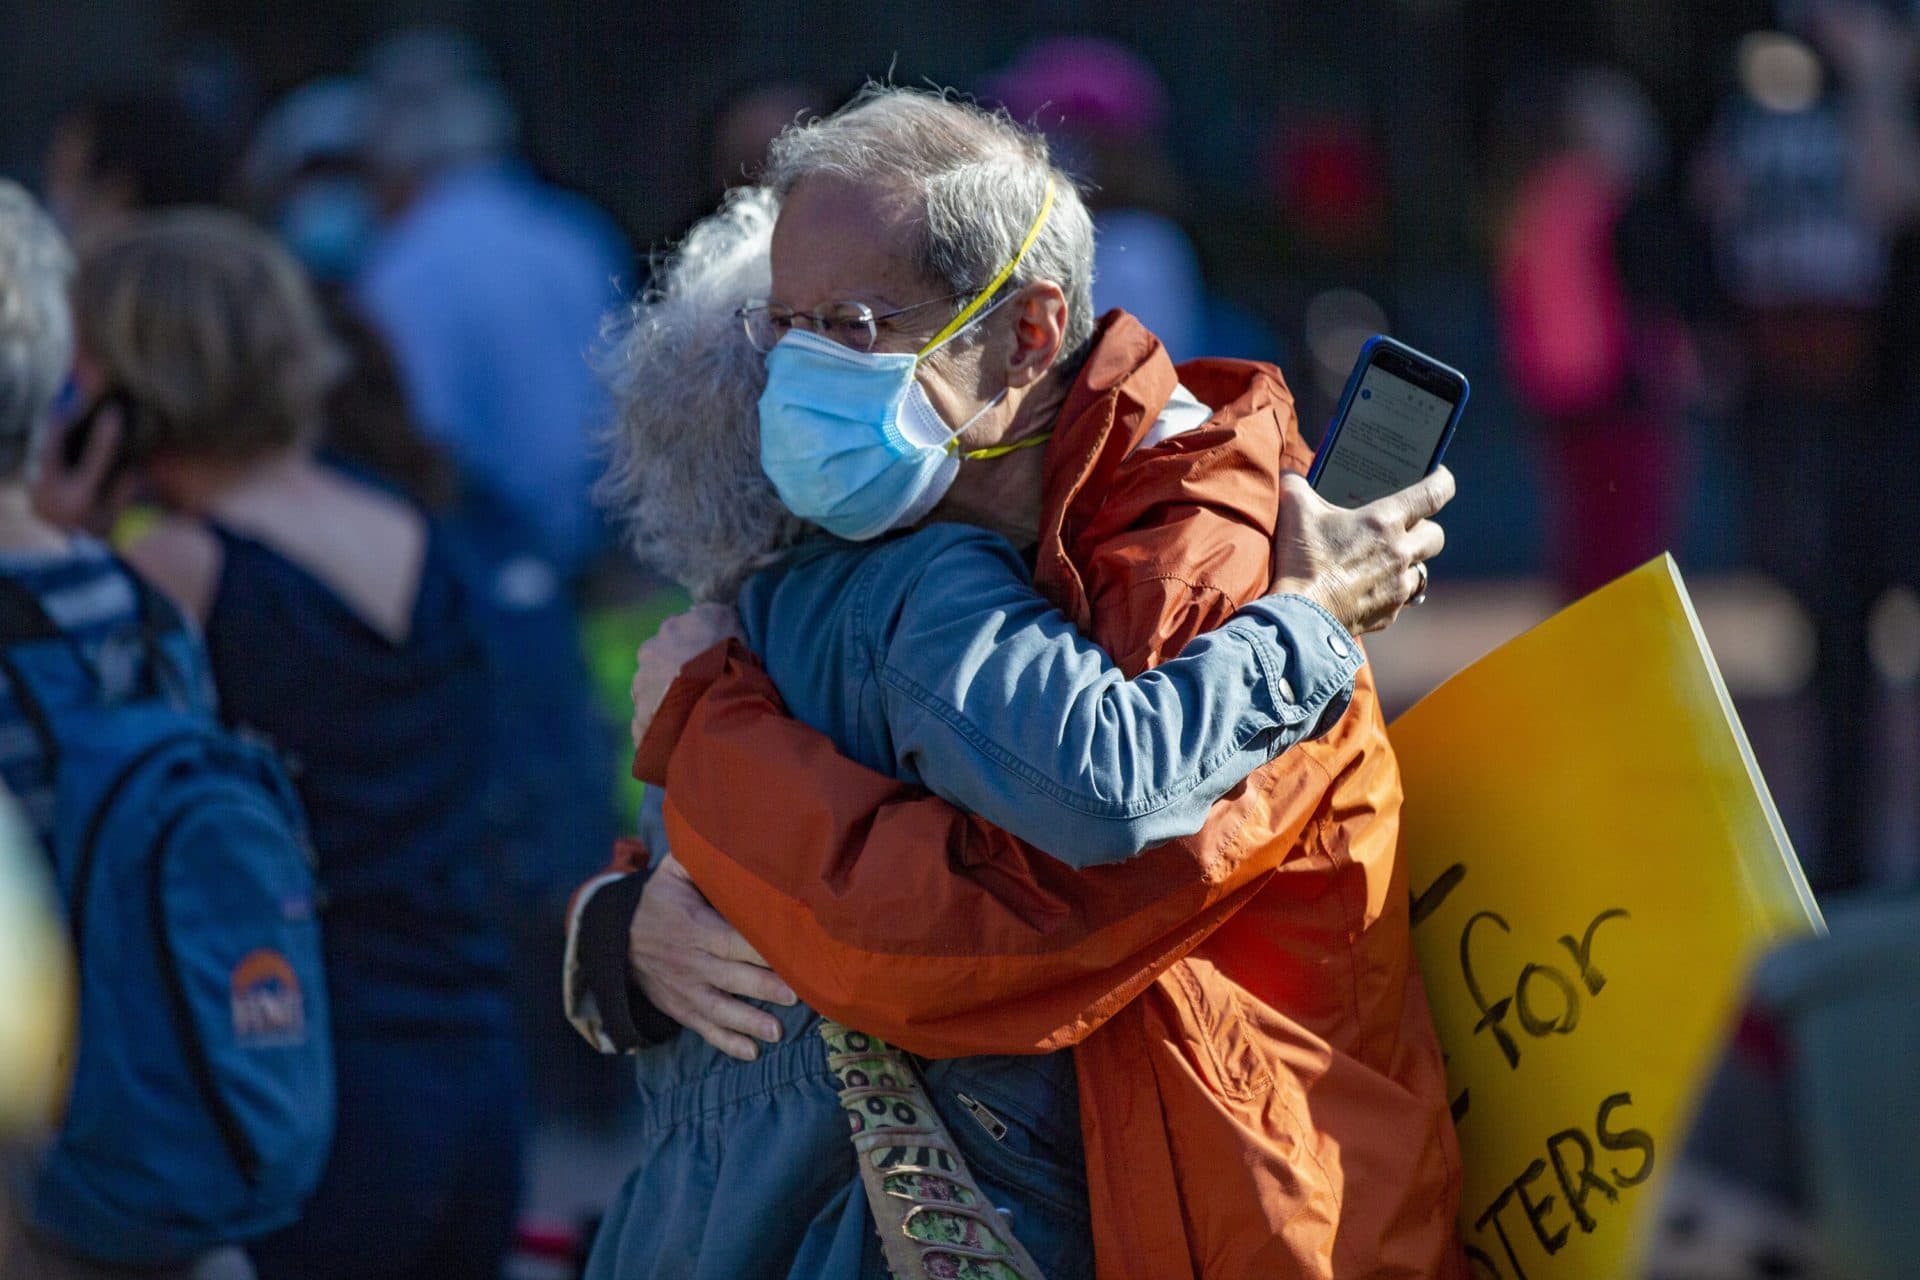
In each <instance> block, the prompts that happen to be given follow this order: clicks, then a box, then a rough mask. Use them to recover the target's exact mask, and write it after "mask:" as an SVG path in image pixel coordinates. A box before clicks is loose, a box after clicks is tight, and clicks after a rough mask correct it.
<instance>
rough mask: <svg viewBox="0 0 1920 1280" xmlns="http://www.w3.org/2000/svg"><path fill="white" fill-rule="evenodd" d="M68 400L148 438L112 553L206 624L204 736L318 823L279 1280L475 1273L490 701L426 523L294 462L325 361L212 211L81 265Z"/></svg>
mask: <svg viewBox="0 0 1920 1280" xmlns="http://www.w3.org/2000/svg"><path fill="white" fill-rule="evenodd" d="M74 298H75V311H76V317H77V320H78V324H79V333H80V344H79V345H80V356H79V360H78V363H77V366H76V367H77V369H78V378H79V381H80V383H81V386H82V390H83V392H85V393H87V394H88V395H93V394H97V393H98V392H99V391H101V390H102V389H103V388H107V387H112V388H115V389H117V390H118V391H120V392H121V393H122V394H123V395H125V396H126V397H127V399H128V401H129V402H130V403H131V404H133V405H134V406H136V407H137V412H138V414H139V415H140V416H143V417H144V418H146V419H147V420H148V421H149V422H150V424H151V427H150V432H149V435H148V438H147V439H145V440H144V441H143V442H141V443H142V450H141V452H140V453H139V454H138V455H137V457H135V458H134V459H132V462H133V465H134V468H135V470H136V473H137V475H138V476H139V479H140V481H141V482H142V483H143V484H144V485H145V486H146V487H147V489H148V490H149V491H150V493H151V495H152V497H153V498H154V499H155V500H156V501H158V502H159V503H160V504H161V505H162V506H163V507H165V508H166V509H167V510H168V511H170V512H171V513H172V514H171V516H170V517H169V518H167V519H165V520H164V521H162V522H161V523H160V524H159V525H158V526H157V527H155V528H154V529H153V531H152V532H151V533H149V534H148V535H147V536H146V537H145V538H144V539H142V540H140V541H138V542H136V543H135V544H134V545H133V546H132V547H130V548H129V550H128V556H129V559H131V560H132V561H133V562H134V564H135V565H136V567H138V568H139V569H140V570H141V571H142V573H143V574H145V575H146V576H147V577H149V578H150V579H151V580H152V581H154V582H155V583H157V584H158V585H159V586H161V587H162V588H163V589H164V590H166V591H167V592H168V593H169V594H170V595H172V596H173V597H174V598H175V599H176V600H178V601H179V602H180V603H181V604H182V606H183V607H185V608H186V609H187V610H188V611H189V612H190V613H191V614H193V615H194V616H195V617H197V618H199V619H200V620H201V621H202V623H203V625H204V628H205V634H206V640H207V647H208V650H209V653H210V655H211V657H212V665H213V674H214V679H215V682H216V684H217V686H218V689H219V694H220V702H221V709H222V713H223V715H224V716H225V717H226V718H227V719H228V720H229V721H230V722H231V723H233V724H235V725H239V726H244V727H246V728H249V729H252V730H254V731H257V732H260V733H262V734H264V735H266V736H267V737H269V738H270V739H271V740H272V741H274V742H275V743H276V744H277V745H278V746H279V747H280V749H281V750H282V751H283V752H284V753H285V754H286V756H287V757H288V759H289V760H290V762H291V763H292V766H293V774H294V778H295V782H296V785H297V787H298V789H299V791H300V795H301V799H302V800H303V801H304V803H305V806H306V809H307V813H308V815H309V818H310V820H311V823H312V829H313V839H314V844H315V848H316V852H317V854H318V862H319V876H320V881H321V884H322V886H323V888H324V890H325V893H326V901H327V905H326V909H325V914H324V917H323V922H324V925H325V943H326V955H327V979H328V984H329V987H330V999H331V1005H332V1013H333V1024H334V1030H335V1040H336V1054H337V1065H338V1079H339V1116H338V1128H337V1133H336V1138H335V1143H334V1148H333V1154H332V1158H331V1161H330V1163H329V1165H328V1168H327V1172H326V1175H325V1177H324V1179H323V1181H322V1183H321V1186H320V1189H319V1190H318V1192H317V1193H316V1194H315V1197H314V1199H313V1200H312V1201H311V1202H310V1203H309V1205H308V1211H307V1214H306V1216H305V1218H304V1219H302V1220H301V1221H300V1222H299V1223H296V1224H295V1225H294V1226H292V1227H290V1228H287V1229H286V1230H285V1231H283V1232H279V1233H276V1234H275V1235H273V1236H269V1237H268V1238H267V1239H265V1240H264V1241H262V1242H260V1243H259V1244H258V1245H257V1246H256V1247H255V1262H256V1265H257V1266H258V1268H259V1270H260V1273H261V1274H262V1275H263V1276H266V1277H275V1276H302V1277H324V1276H335V1275H338V1276H356V1277H357V1276H366V1275H375V1274H378V1275H391V1276H403V1275H409V1276H410V1275H418V1276H423V1277H424V1276H436V1277H438V1276H489V1275H493V1274H496V1273H497V1272H498V1270H499V1266H500V1260H501V1258H502V1256H503V1255H504V1252H505V1250H506V1247H507V1244H508V1242H509V1240H510V1239H511V1234H512V1229H513V1223H514V1216H515V1207H516V1205H517V1203H518V1197H519V1172H520V1144H521V1110H522V1083H521V1075H522V1068H521V1063H520V1061H519V1055H518V1050H517V1046H516V1045H515V1043H514V1040H513V1034H512V1033H513V1015H512V1010H511V1006H510V1003H509V1000H508V996H507V984H508V952H507V944H506V941H505V938H504V937H503V935H502V931H501V929H500V927H499V924H498V922H497V920H496V919H495V918H494V916H493V913H492V911H491V907H492V902H491V899H490V894H491V892H492V887H491V886H490V885H489V883H488V873H487V869H486V867H485V865H484V861H483V860H482V859H481V858H479V857H477V856H476V852H475V851H476V849H477V848H479V846H480V844H481V839H482V837H483V835H484V831H485V818H486V815H485V812H484V809H483V806H482V791H483V788H484V786H485V778H486V769H487V763H488V761H487V751H488V739H489V728H490V721H489V717H490V707H489V696H488V695H489V684H488V679H487V670H486V663H485V654H484V651H483V648H482V643H481V638H480V632H479V624H478V622H477V619H476V608H475V604H474V602H473V600H472V599H471V598H470V594H469V592H468V590H467V587H466V582H465V578H464V577H463V574H462V573H461V571H460V568H459V566H458V564H457V563H456V554H455V552H454V551H453V550H452V549H451V548H450V546H449V544H448V542H447V539H446V538H445V537H444V536H443V535H442V533H441V532H440V530H439V528H438V527H437V526H436V525H435V524H434V523H433V522H432V521H431V520H430V519H428V518H427V517H426V516H425V515H424V514H423V513H422V512H421V511H420V510H419V509H418V508H417V507H416V506H414V505H413V504H412V503H410V502H408V501H406V500H404V499H402V498H399V497H396V496H394V495H392V494H391V493H389V492H387V491H385V490H383V489H379V488H375V487H373V486H370V485H368V484H366V483H364V482H362V481H359V480H356V479H353V478H351V477H350V476H348V475H346V474H343V473H342V472H340V471H337V470H334V469H332V468H330V467H327V466H325V465H324V464H322V463H321V462H320V461H318V460H317V459H316V457H315V448H316V446H317V445H318V443H319V437H320V431H321V426H322V413H323V404H324V397H325V394H326V391H327V388H328V385H329V384H330V382H331V380H332V379H333V377H334V376H335V375H336V374H337V372H338V367H337V366H338V353H337V352H336V350H335V349H334V347H333V344H332V342H331V340H330V339H329V337H328V335H327V332H326V330H325V327H324V325H323V323H322V320H321V317H320V312H319V309H318V307H317V306H316V304H315V303H314V300H313V298H312V297H311V295H310V293H309V291H308V288H307V286H306V283H305V281H304V280H303V279H302V278H301V276H300V273H299V270H298V267H297V266H296V264H295V263H294V262H293V261H292V260H291V259H290V258H289V257H288V256H287V255H286V253H285V252H284V251H283V250H282V249H280V247H279V246H278V245H277V244H275V243H274V242H273V241H272V240H271V239H270V238H269V237H268V236H267V235H266V233H264V232H262V231H259V230H257V229H256V228H254V227H252V226H251V225H249V224H247V223H245V222H243V221H242V220H241V219H240V218H238V217H237V216H234V215H228V214H221V213H214V212H210V211H202V210H183V211H178V212H174V213H169V214H163V215H158V216H154V217H151V218H149V219H147V220H142V221H137V222H134V223H131V224H129V225H128V226H127V227H126V228H125V229H124V230H122V231H121V232H119V233H117V234H115V235H113V236H110V237H108V238H107V239H106V240H104V241H102V242H101V243H99V244H97V245H96V246H94V248H93V249H92V250H91V251H90V252H89V253H87V254H86V255H84V256H83V258H82V263H81V269H80V273H79V275H78V277H77V280H76V284H75V289H74Z"/></svg>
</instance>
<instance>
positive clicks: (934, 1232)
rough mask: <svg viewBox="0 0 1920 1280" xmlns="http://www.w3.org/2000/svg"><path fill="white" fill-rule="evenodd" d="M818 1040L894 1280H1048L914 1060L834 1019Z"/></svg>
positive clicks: (828, 1021) (824, 1022) (823, 1027)
mask: <svg viewBox="0 0 1920 1280" xmlns="http://www.w3.org/2000/svg"><path fill="white" fill-rule="evenodd" d="M820 1038H821V1040H823V1041H825V1042H826V1048H827V1069H828V1070H829V1071H831V1072H832V1073H833V1077H834V1083H835V1085H836V1086H837V1087H838V1089H839V1092H840V1106H841V1108H842V1109H843V1110H844V1111H845V1112H846V1113H847V1118H848V1120H849V1121H850V1122H851V1123H852V1125H853V1150H854V1162H855V1163H856V1164H858V1165H859V1166H860V1182H861V1184H862V1185H863V1186H864V1187H865V1188H866V1192H867V1204H868V1206H869V1207H871V1208H872V1210H873V1221H874V1225H875V1226H876V1227H877V1228H879V1231H880V1250H881V1252H882V1253H883V1254H884V1255H885V1256H886V1260H887V1269H888V1270H889V1271H891V1272H892V1273H893V1275H894V1280H929V1277H932V1276H950V1275H962V1274H964V1275H968V1276H978V1277H980V1278H981V1280H1042V1277H1041V1275H1040V1268H1039V1267H1038V1266H1037V1265H1035V1263H1034V1261H1033V1256H1032V1255H1031V1254H1029V1253H1028V1252H1027V1251H1026V1248H1025V1247H1024V1246H1023V1245H1021V1243H1020V1242H1019V1241H1018V1240H1016V1239H1014V1237H1013V1231H1012V1229H1011V1228H1010V1227H1009V1226H1008V1224H1007V1220H1006V1218H1004V1217H1003V1216H1001V1214H1000V1213H999V1211H998V1210H996V1209H995V1208H994V1206H993V1205H992V1203H990V1202H989V1201H988V1200H987V1197H986V1194H985V1193H984V1192H982V1191H981V1190H980V1185H979V1184H978V1183H977V1182H975V1181H974V1180H973V1172H972V1170H970V1169H968V1168H967V1162H966V1160H965V1158H964V1157H962V1156H961V1154H960V1148H958V1147H957V1146H955V1145H954V1142H953V1135H952V1134H951V1133H949V1132H947V1126H946V1122H945V1121H943V1120H942V1119H941V1118H940V1113H939V1112H938V1111H935V1110H934V1108H933V1102H932V1100H931V1099H930V1098H928V1097H927V1091H926V1089H925V1088H924V1087H922V1085H921V1083H920V1076H919V1073H918V1072H916V1071H915V1070H914V1069H913V1064H912V1063H911V1062H909V1061H907V1055H906V1054H904V1053H901V1052H900V1051H899V1050H898V1049H896V1048H894V1047H893V1046H892V1045H890V1044H888V1043H887V1042H886V1041H884V1040H879V1039H876V1038H875V1037H873V1036H870V1035H867V1034H865V1033H863V1032H859V1031H855V1030H853V1029H852V1028H851V1027H846V1026H842V1025H841V1024H840V1023H838V1022H835V1021H834V1020H833V1019H831V1018H822V1019H821V1020H820Z"/></svg>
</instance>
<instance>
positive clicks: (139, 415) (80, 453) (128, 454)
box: [60, 390, 155, 481]
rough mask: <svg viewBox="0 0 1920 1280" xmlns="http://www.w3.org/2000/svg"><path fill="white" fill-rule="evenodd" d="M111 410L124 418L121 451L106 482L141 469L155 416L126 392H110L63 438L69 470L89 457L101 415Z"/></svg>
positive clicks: (63, 457) (63, 456)
mask: <svg viewBox="0 0 1920 1280" xmlns="http://www.w3.org/2000/svg"><path fill="white" fill-rule="evenodd" d="M109 409H111V410H114V411H115V412H117V413H118V414H119V415H120V448H119V450H118V451H117V453H116V454H115V455H114V459H113V461H112V462H111V463H110V464H109V465H108V467H107V473H106V476H105V479H106V480H108V481H112V480H117V479H118V478H119V477H120V476H122V475H124V474H125V473H126V472H127V471H128V470H129V469H130V468H132V467H135V466H138V465H139V464H140V463H141V462H142V461H143V460H144V459H145V458H146V455H147V454H148V452H150V451H151V448H152V445H153V438H154V435H155V432H154V429H153V428H154V423H153V418H152V415H151V414H148V413H144V412H142V411H141V408H140V406H139V404H138V403H136V402H135V401H134V399H133V397H132V396H130V395H128V394H127V393H126V392H124V391H119V390H109V391H106V392H103V393H102V394H101V395H100V396H99V397H97V398H96V399H95V400H94V401H93V403H92V404H90V405H88V406H87V407H86V408H85V409H84V410H82V411H81V413H80V416H79V417H78V418H75V419H74V420H73V422H72V423H71V424H70V425H69V426H68V427H67V430H66V434H65V435H64V436H63V437H62V438H61V441H60V458H61V461H62V462H64V463H65V464H66V466H67V469H68V470H72V469H73V468H75V467H77V466H79V465H80V460H81V459H82V458H84V457H85V456H86V454H87V444H88V442H89V441H90V440H91V439H92V438H93V433H94V431H95V429H96V428H97V427H98V425H99V421H100V415H101V414H103V413H105V412H106V411H107V410H109Z"/></svg>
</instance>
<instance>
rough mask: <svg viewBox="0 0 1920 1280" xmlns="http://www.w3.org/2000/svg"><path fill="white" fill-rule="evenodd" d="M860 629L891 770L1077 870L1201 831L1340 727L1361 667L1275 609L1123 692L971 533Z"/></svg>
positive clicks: (1336, 633)
mask: <svg viewBox="0 0 1920 1280" xmlns="http://www.w3.org/2000/svg"><path fill="white" fill-rule="evenodd" d="M871 629H872V630H875V631H876V632H878V634H875V635H872V636H870V637H867V639H868V641H869V646H870V649H871V652H872V660H873V664H874V674H875V676H876V678H877V681H878V685H879V688H880V692H881V696H882V699H883V702H884V705H885V709H886V721H887V727H888V730H889V732H890V734H891V737H892V742H893V748H894V754H895V757H896V761H897V763H898V764H899V766H900V771H901V772H903V773H905V774H907V775H908V776H913V777H917V778H919V779H920V780H921V781H923V782H924V783H925V784H926V785H927V787H928V788H929V789H930V790H932V791H933V792H934V793H935V794H936V795H939V796H941V797H943V798H945V799H947V800H950V801H952V802H953V803H954V804H955V805H958V806H959V807H961V808H963V809H965V810H967V811H968V812H970V813H974V814H978V815H979V816H980V817H982V818H984V819H986V820H987V821H988V822H989V823H991V824H993V825H995V826H998V827H1000V828H1001V829H1003V830H1005V831H1007V832H1009V833H1011V834H1012V835H1014V836H1016V837H1018V838H1020V839H1022V840H1025V841H1028V842H1029V843H1031V844H1034V845H1037V846H1039V847H1040V848H1043V849H1045V850H1047V851H1048V852H1049V853H1051V854H1052V855H1053V856H1054V857H1056V858H1058V859H1060V860H1061V861H1064V862H1066V863H1069V864H1070V865H1073V866H1077V867H1091V866H1100V865H1104V864H1107V863H1113V862H1119V861H1123V860H1125V859H1128V858H1131V857H1134V856H1136V855H1137V854H1139V853H1140V852H1141V851H1142V850H1143V849H1146V848H1148V847H1149V846H1151V845H1154V844H1158V843H1161V842H1163V841H1165V840H1169V839H1173V838H1175V837H1180V836H1190V835H1193V834H1194V833H1196V832H1197V831H1199V830H1200V828H1201V827H1202V825H1203V824H1204V822H1205V820H1206V816H1207V812H1208V809H1209V808H1210V807H1211V806H1212V804H1213V802H1214V801H1215V800H1217V799H1218V798H1219V797H1220V796H1221V795H1223V794H1224V793H1225V792H1227V791H1228V790H1229V789H1231V788H1232V787H1233V786H1235V785H1236V784H1238V783H1239V782H1240V781H1241V780H1242V779H1243V778H1245V777H1246V775H1247V774H1249V773H1250V772H1252V771H1253V770H1254V769H1256V768H1258V767H1259V766H1261V765H1263V764H1266V763H1267V762H1268V761H1270V760H1271V759H1273V757H1274V756H1276V755H1278V754H1279V753H1280V752H1282V751H1284V750H1286V749H1287V748H1288V747H1291V746H1293V745H1294V744H1296V743H1298V742H1300V741H1303V740H1305V739H1307V738H1311V737H1315V736H1318V735H1319V734H1321V733H1323V732H1325V730H1326V729H1328V728H1329V727H1331V726H1332V725H1333V724H1334V723H1335V722H1337V721H1338V720H1339V718H1340V715H1341V713H1342V712H1343V711H1344V710H1345V709H1346V706H1347V703H1348V702H1349V701H1350V699H1351V695H1352V687H1353V676H1354V672H1355V670H1356V669H1357V668H1358V667H1359V665H1360V663H1361V661H1362V656H1361V652H1360V648H1359V646H1358V645H1356V644H1354V643H1353V642H1352V641H1351V639H1350V638H1349V637H1348V636H1347V634H1346V632H1345V630H1344V629H1343V628H1342V627H1341V626H1340V624H1339V623H1338V622H1336V621H1335V620H1334V619H1333V618H1332V617H1331V616H1330V615H1328V614H1327V613H1326V612H1325V611H1324V610H1322V609H1321V608H1320V607H1319V606H1318V605H1315V604H1313V603H1311V602H1309V601H1307V600H1305V599H1303V598H1301V597H1298V596H1271V597H1263V598H1261V599H1258V600H1255V601H1253V602H1251V603H1250V604H1248V605H1247V606H1246V607H1244V608H1242V609H1241V610H1239V611H1238V612H1237V613H1235V614H1234V615H1233V616H1232V617H1231V618H1229V619H1228V620H1227V621H1226V623H1225V624H1224V625H1223V626H1221V627H1219V628H1218V629H1217V630H1214V631H1211V632H1208V633H1206V634H1203V635H1200V636H1199V637H1197V638H1196V639H1194V640H1193V641H1192V642H1191V643H1189V644H1188V645H1187V646H1186V647H1185V648H1184V649H1183V650H1182V651H1181V652H1180V654H1179V656H1178V657H1176V658H1173V659H1171V660H1169V661H1167V662H1165V663H1164V664H1162V665H1161V666H1159V667H1157V668H1155V669H1152V670H1149V671H1145V672H1143V673H1141V674H1139V675H1138V676H1135V677H1134V678H1133V679H1128V678H1127V677H1126V675H1125V674H1124V673H1123V672H1121V671H1120V670H1119V669H1118V668H1116V666H1115V665H1114V662H1113V661H1112V659H1110V658H1109V657H1108V656H1107V655H1106V653H1104V652H1103V651H1102V650H1100V649H1099V648H1097V647H1096V646H1094V645H1093V644H1092V643H1091V642H1090V641H1088V640H1087V639H1086V638H1085V637H1084V636H1082V635H1081V634H1080V633H1079V632H1078V631H1077V630H1075V629H1074V627H1073V626H1072V624H1071V623H1070V622H1068V621H1067V619H1066V617H1065V616H1064V615H1063V614H1061V613H1060V612H1059V611H1058V610H1057V609H1055V608H1054V607H1053V606H1051V605H1050V604H1048V603H1047V602H1046V601H1044V600H1043V599H1042V598H1041V597H1040V596H1039V595H1038V594H1037V593H1036V591H1035V590H1034V588H1033V586H1032V585H1031V583H1030V582H1029V581H1028V579H1027V577H1026V574H1025V572H1024V570H1023V569H1022V567H1021V566H1020V563H1019V561H1018V559H1017V558H1016V557H1015V556H1014V554H1013V551H1012V549H1011V548H1010V547H1008V546H1007V545H1006V544H1005V543H1004V542H1002V541H1000V540H999V539H997V538H994V537H991V536H990V535H985V534H980V533H973V532H970V533H969V534H967V535H959V536H956V537H954V538H953V539H952V540H951V541H950V542H949V543H948V544H947V545H946V546H945V547H943V548H942V549H941V550H940V552H939V553H938V554H936V555H934V556H933V557H931V558H930V559H929V560H928V562H927V563H926V564H925V565H924V566H923V567H922V568H921V570H920V571H919V573H918V574H917V575H916V577H915V580H914V581H912V582H910V583H909V584H907V586H906V588H905V590H904V594H903V595H902V596H901V597H900V604H899V607H898V608H897V609H896V610H894V611H892V612H891V613H890V614H889V615H888V616H887V617H886V619H885V623H884V625H883V626H876V627H873V628H871ZM812 674H816V675H818V676H819V678H823V679H824V678H830V677H831V675H832V674H833V673H828V672H820V673H812Z"/></svg>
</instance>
